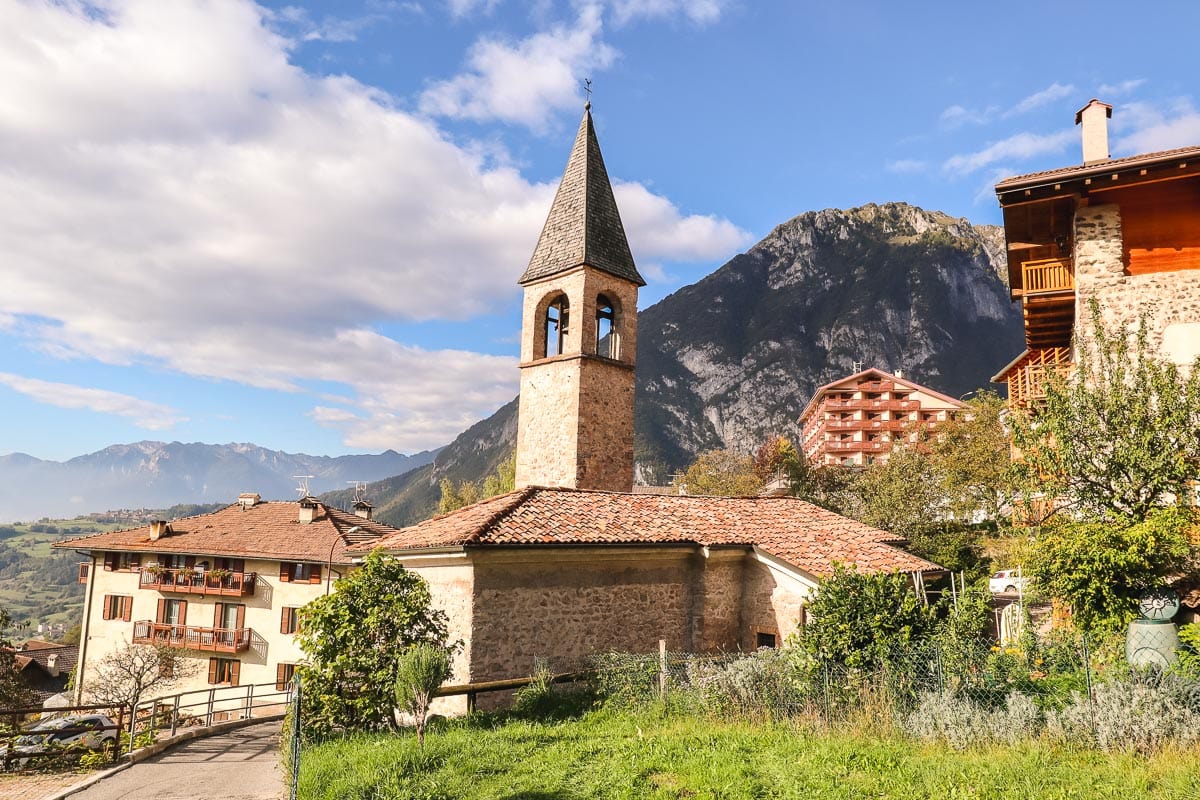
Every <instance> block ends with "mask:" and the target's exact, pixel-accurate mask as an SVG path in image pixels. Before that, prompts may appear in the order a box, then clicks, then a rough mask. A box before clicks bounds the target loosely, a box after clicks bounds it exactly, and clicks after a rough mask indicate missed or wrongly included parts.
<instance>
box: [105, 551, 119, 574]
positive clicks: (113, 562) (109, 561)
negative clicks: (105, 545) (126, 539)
mask: <svg viewBox="0 0 1200 800" xmlns="http://www.w3.org/2000/svg"><path fill="white" fill-rule="evenodd" d="M116 568H117V554H116V553H105V554H104V571H105V572H112V571H113V570H114V569H116Z"/></svg>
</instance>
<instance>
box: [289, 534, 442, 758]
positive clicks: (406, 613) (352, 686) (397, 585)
mask: <svg viewBox="0 0 1200 800" xmlns="http://www.w3.org/2000/svg"><path fill="white" fill-rule="evenodd" d="M334 588H335V591H334V592H333V593H332V594H328V595H325V596H323V597H319V598H317V599H316V600H313V601H312V602H310V603H309V604H308V605H306V606H304V607H303V608H301V609H300V632H299V633H298V634H297V637H296V639H297V643H298V644H299V645H300V648H301V649H302V650H303V651H304V653H305V654H306V655H307V656H308V660H307V662H306V663H304V664H301V665H300V667H299V668H298V669H297V673H298V674H299V676H300V680H301V682H302V685H303V687H304V694H303V697H304V701H305V708H304V723H305V727H306V728H307V729H310V730H312V731H313V732H314V733H315V734H317V735H324V734H328V733H330V732H332V731H334V730H339V729H347V730H372V729H379V728H385V727H395V718H394V714H393V709H394V707H395V686H396V676H397V674H398V669H399V663H400V658H401V656H402V655H403V654H404V653H405V651H407V650H408V648H409V647H411V646H412V645H414V644H419V643H427V644H432V645H435V646H438V647H442V648H445V647H446V646H447V645H446V635H447V634H446V615H445V613H444V612H442V611H440V610H437V609H434V608H432V606H431V604H430V595H429V586H428V585H427V584H426V583H425V581H424V580H422V579H421V577H420V576H419V575H417V574H416V573H413V572H409V571H408V570H406V569H405V568H404V567H403V566H402V565H401V563H400V562H399V561H397V560H395V559H394V558H391V557H389V556H387V555H385V554H384V553H383V552H382V551H380V550H376V551H373V552H372V553H371V554H370V555H368V556H367V558H366V560H365V561H364V562H363V565H362V567H361V568H360V569H356V570H354V571H353V572H351V573H349V574H348V575H345V576H343V577H341V578H339V579H338V580H337V581H336V582H335V584H334Z"/></svg>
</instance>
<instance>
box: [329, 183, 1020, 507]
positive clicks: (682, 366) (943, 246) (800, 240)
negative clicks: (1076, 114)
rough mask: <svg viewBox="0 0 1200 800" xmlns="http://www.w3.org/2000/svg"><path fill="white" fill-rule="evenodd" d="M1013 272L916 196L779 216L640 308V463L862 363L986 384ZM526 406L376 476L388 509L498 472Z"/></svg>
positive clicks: (920, 378) (745, 434) (773, 419)
mask: <svg viewBox="0 0 1200 800" xmlns="http://www.w3.org/2000/svg"><path fill="white" fill-rule="evenodd" d="M514 275H515V273H514ZM1003 275H1004V234H1003V231H1002V230H1001V229H1000V228H998V227H996V226H991V225H972V224H971V223H970V222H968V221H967V220H965V219H956V218H953V217H950V216H948V215H946V214H943V213H940V212H937V211H925V210H923V209H920V208H916V207H914V206H910V205H907V204H905V203H887V204H884V205H875V204H870V205H866V206H862V207H860V208H855V209H850V210H847V211H841V210H837V209H826V210H824V211H813V212H809V213H806V214H802V215H800V216H798V217H795V218H794V219H791V220H789V221H788V222H785V223H783V224H782V225H780V226H778V227H777V228H775V230H773V231H771V233H770V234H769V235H767V236H766V237H765V238H764V239H763V240H762V241H761V242H759V243H758V244H756V245H754V246H753V247H752V248H750V249H749V250H748V251H747V252H745V253H743V254H741V255H738V256H736V257H734V258H733V259H731V260H730V261H729V262H728V263H726V264H725V265H724V266H722V267H721V268H719V269H718V270H716V271H715V272H713V273H712V274H711V275H709V276H707V277H706V278H704V279H702V280H700V281H699V282H697V283H695V284H693V285H691V286H687V287H685V288H683V289H680V290H679V291H677V292H675V293H674V294H672V295H670V296H669V297H667V298H665V299H663V300H662V301H660V302H658V303H656V304H654V305H653V306H650V307H649V308H646V309H643V310H641V311H640V312H639V314H638V353H637V358H638V361H637V394H636V399H635V409H634V411H635V427H636V445H635V447H636V451H635V458H636V462H637V463H636V470H637V473H638V477H639V478H640V479H641V480H642V481H643V482H646V483H662V482H666V481H668V480H669V477H670V474H671V472H672V471H674V470H677V469H681V468H683V467H685V466H687V465H688V464H689V463H690V462H691V461H692V460H693V459H694V458H695V456H696V455H697V454H698V453H699V452H701V451H703V450H707V449H711V448H720V447H732V448H736V449H738V450H741V451H743V452H749V451H751V450H752V449H753V448H754V447H755V446H756V445H757V444H758V443H760V442H762V441H764V440H765V439H766V438H767V437H768V436H770V435H773V434H776V433H784V434H792V435H795V434H796V433H797V430H796V428H797V426H796V419H797V417H798V416H799V414H800V412H801V411H802V410H803V407H804V405H805V403H807V402H808V399H809V398H810V397H811V396H812V394H813V392H814V390H815V389H817V388H818V387H819V386H821V385H822V384H825V383H828V382H829V381H832V380H834V379H836V378H839V377H843V376H845V375H848V374H850V373H852V372H853V371H854V370H855V367H856V366H857V367H861V368H866V367H879V368H882V369H886V370H889V371H895V370H903V371H904V374H905V376H906V377H908V378H910V379H912V380H915V381H917V382H918V383H923V384H926V385H928V386H930V387H931V388H933V389H937V390H939V391H941V392H944V393H946V394H950V395H953V396H956V397H957V396H961V395H964V394H966V393H968V392H970V391H972V390H976V389H980V388H986V387H989V386H990V384H989V379H990V376H991V375H993V374H995V373H996V372H997V371H998V370H999V368H1000V367H1002V366H1003V365H1004V364H1006V363H1007V362H1008V361H1009V360H1010V359H1011V358H1012V357H1013V356H1014V355H1016V354H1017V353H1018V352H1020V351H1021V349H1022V346H1023V338H1022V323H1021V316H1020V309H1019V308H1018V307H1017V306H1015V305H1013V304H1012V303H1011V302H1010V301H1009V293H1008V287H1007V286H1006V285H1005V283H1004V277H1003ZM992 388H998V387H992ZM516 417H517V403H516V401H515V400H514V401H513V402H511V403H509V404H507V405H505V406H504V407H503V408H501V409H500V410H499V411H497V412H496V413H495V414H494V415H492V416H491V417H489V418H488V419H486V420H483V421H482V422H480V423H478V424H476V425H475V426H474V427H472V428H471V429H470V430H468V431H466V432H465V433H463V434H462V435H460V436H459V437H458V438H457V439H456V440H455V441H454V442H453V443H451V444H450V445H449V446H447V447H446V448H445V449H443V450H442V451H441V452H440V453H439V454H438V456H437V458H436V459H434V461H433V463H431V464H428V465H426V466H424V467H421V468H420V469H416V470H413V471H411V472H409V473H407V474H406V475H403V476H400V477H398V478H391V479H388V480H386V481H382V482H380V483H378V484H374V485H372V486H370V487H368V496H369V497H370V499H371V501H372V502H373V503H375V504H376V514H377V516H376V518H377V519H380V520H382V521H384V522H388V523H390V524H393V525H406V524H410V523H413V522H416V521H418V520H420V519H423V518H425V517H427V516H429V515H430V514H432V513H433V511H434V510H435V509H436V507H437V500H438V496H439V492H438V483H439V482H440V481H441V480H442V479H443V478H447V477H448V478H451V479H452V480H455V481H462V480H471V481H476V480H479V479H481V478H483V477H484V476H486V475H487V474H489V473H490V472H492V471H493V470H494V469H495V468H496V466H497V465H498V464H499V463H500V462H501V461H503V460H504V459H505V458H507V456H508V455H509V453H511V452H512V448H513V444H514V441H515V439H516ZM328 498H329V499H330V500H331V501H332V502H337V503H344V502H345V501H347V500H348V495H347V494H346V493H345V492H337V493H332V494H330V495H328Z"/></svg>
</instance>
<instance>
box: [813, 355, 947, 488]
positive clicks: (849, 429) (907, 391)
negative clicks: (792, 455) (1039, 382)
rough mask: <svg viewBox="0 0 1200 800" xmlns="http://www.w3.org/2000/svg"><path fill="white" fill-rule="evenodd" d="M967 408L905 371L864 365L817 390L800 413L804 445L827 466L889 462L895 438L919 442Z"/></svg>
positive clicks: (817, 462)
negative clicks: (920, 437) (911, 378)
mask: <svg viewBox="0 0 1200 800" xmlns="http://www.w3.org/2000/svg"><path fill="white" fill-rule="evenodd" d="M962 407H963V404H962V402H960V401H958V400H955V399H954V398H953V397H949V396H947V395H944V394H942V393H941V392H937V391H934V390H933V389H929V388H927V387H925V386H921V385H920V384H918V383H913V382H912V381H909V380H905V379H904V377H903V376H902V375H900V374H896V375H892V374H890V373H887V372H884V371H883V370H881V369H867V370H863V371H862V372H857V373H855V374H854V375H850V376H848V377H846V378H842V379H841V380H836V381H833V382H832V383H827V384H825V385H824V386H822V387H821V388H820V389H817V391H816V392H815V393H814V394H813V397H812V399H811V400H809V401H808V405H807V406H805V407H804V411H803V412H801V414H800V431H801V434H800V450H801V452H803V453H804V455H805V456H807V457H808V459H809V460H810V461H812V462H813V463H815V464H821V465H839V464H840V465H842V466H865V465H867V464H875V463H880V464H886V463H887V460H888V454H889V453H891V450H892V444H893V443H894V442H898V441H901V440H904V439H907V440H909V441H915V439H916V437H917V436H918V435H919V432H920V430H921V429H922V428H923V429H925V430H927V431H932V430H933V429H934V428H936V427H937V425H938V423H940V422H945V421H946V420H948V419H950V418H951V417H952V416H954V414H955V413H956V412H957V411H959V410H960V409H961V408H962Z"/></svg>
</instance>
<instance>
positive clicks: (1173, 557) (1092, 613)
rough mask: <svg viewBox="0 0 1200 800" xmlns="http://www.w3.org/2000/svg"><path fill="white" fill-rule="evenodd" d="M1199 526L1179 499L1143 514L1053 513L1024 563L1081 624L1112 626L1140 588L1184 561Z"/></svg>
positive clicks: (1133, 607)
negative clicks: (1060, 516)
mask: <svg viewBox="0 0 1200 800" xmlns="http://www.w3.org/2000/svg"><path fill="white" fill-rule="evenodd" d="M1197 533H1200V517H1198V516H1197V513H1196V512H1195V511H1193V510H1191V509H1185V508H1181V507H1171V508H1162V509H1157V510H1153V511H1151V512H1150V514H1149V516H1148V517H1147V518H1146V519H1145V520H1142V521H1140V522H1119V521H1117V522H1114V521H1108V522H1090V523H1088V522H1073V521H1066V520H1063V521H1057V522H1054V523H1052V524H1049V525H1046V526H1044V527H1043V528H1042V530H1041V532H1040V533H1039V535H1038V536H1037V538H1036V540H1035V541H1034V544H1033V547H1032V549H1031V552H1030V558H1029V563H1028V565H1027V566H1026V570H1027V571H1028V574H1029V575H1030V576H1031V577H1032V578H1033V580H1034V585H1035V586H1037V587H1038V590H1039V591H1040V592H1042V593H1045V594H1047V595H1049V596H1050V597H1056V598H1059V599H1060V600H1062V601H1064V602H1065V603H1066V604H1067V605H1068V606H1069V607H1070V609H1071V614H1072V619H1074V621H1075V624H1076V625H1078V626H1079V628H1080V629H1082V630H1084V631H1093V630H1116V629H1119V628H1120V627H1122V626H1123V625H1125V624H1126V623H1127V622H1129V621H1130V620H1131V619H1133V617H1134V616H1135V615H1136V612H1137V601H1138V598H1139V597H1140V596H1141V595H1142V594H1143V593H1144V592H1145V591H1147V590H1148V589H1152V588H1154V587H1156V586H1160V585H1162V582H1163V579H1164V578H1165V577H1167V576H1169V575H1172V574H1178V573H1179V572H1180V571H1182V570H1183V569H1185V568H1186V565H1187V563H1188V561H1189V559H1190V558H1191V556H1192V555H1193V552H1194V551H1193V547H1192V540H1191V536H1193V535H1196V534H1197Z"/></svg>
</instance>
